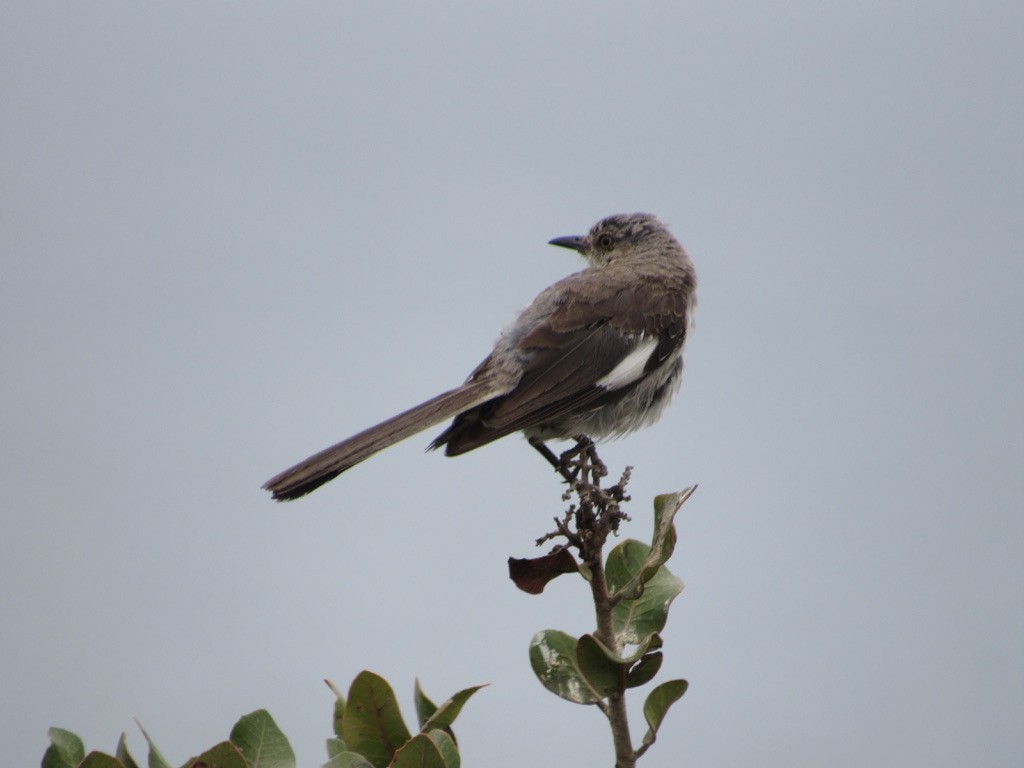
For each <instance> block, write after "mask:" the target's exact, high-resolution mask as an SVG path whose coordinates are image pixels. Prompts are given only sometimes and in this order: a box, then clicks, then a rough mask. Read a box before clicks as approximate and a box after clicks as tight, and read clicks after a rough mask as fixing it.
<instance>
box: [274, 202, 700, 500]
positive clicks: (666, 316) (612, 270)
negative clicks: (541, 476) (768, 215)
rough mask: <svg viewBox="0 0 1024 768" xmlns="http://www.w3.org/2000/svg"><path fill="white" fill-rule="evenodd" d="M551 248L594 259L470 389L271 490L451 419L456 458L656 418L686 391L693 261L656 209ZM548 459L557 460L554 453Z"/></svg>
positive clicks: (527, 318) (327, 474)
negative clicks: (520, 436)
mask: <svg viewBox="0 0 1024 768" xmlns="http://www.w3.org/2000/svg"><path fill="white" fill-rule="evenodd" d="M550 242H551V244H552V245H559V246H562V247H564V248H572V249H574V250H576V251H579V252H580V253H581V254H582V255H583V257H584V258H585V259H586V260H587V261H588V262H589V266H588V267H587V268H586V269H584V270H583V271H581V272H576V273H575V274H572V275H569V276H568V277H566V278H564V279H562V280H559V281H558V282H557V283H555V284H554V285H552V286H550V287H549V288H547V289H545V290H544V291H542V292H541V293H540V295H538V296H537V298H535V299H534V300H533V303H532V304H530V305H529V306H528V307H526V309H524V310H523V311H522V312H521V313H520V315H519V317H517V318H516V319H515V320H514V321H513V322H512V323H511V324H510V325H509V326H508V327H507V328H505V330H504V331H503V332H502V334H501V338H499V339H498V341H497V343H496V344H495V347H494V351H492V352H491V354H490V355H488V356H487V358H486V359H485V360H484V361H483V362H482V363H480V365H479V366H477V368H476V370H474V371H473V372H472V373H471V374H470V375H469V378H468V379H466V381H465V383H464V384H462V385H461V386H459V387H456V388H455V389H452V390H449V391H448V392H444V393H442V394H440V395H438V396H437V397H434V398H432V399H430V400H427V401H426V402H425V403H423V404H421V405H417V406H416V407H415V408H410V409H409V410H408V411H405V412H404V413H400V414H398V415H397V416H394V417H392V418H390V419H388V420H387V421H384V422H381V423H380V424H378V425H376V426H374V427H370V428H369V429H367V430H364V431H363V432H360V433H359V434H357V435H354V436H352V437H350V438H348V439H347V440H343V441H342V442H340V443H338V444H337V445H334V446H332V447H330V448H327V449H325V450H323V451H320V453H317V454H315V455H313V456H310V457H309V458H308V459H306V460H305V461H302V462H300V463H298V464H296V465H295V466H294V467H292V468H291V469H286V470H285V471H284V472H282V473H281V474H279V475H277V476H276V477H273V478H271V479H270V480H268V481H267V482H266V484H265V485H264V486H263V487H264V488H265V489H266V490H268V491H270V492H271V493H272V494H273V495H274V498H275V499H277V500H285V499H295V498H298V497H300V496H304V495H305V494H307V493H309V492H310V491H313V490H315V489H316V488H319V487H320V486H321V485H323V484H324V483H326V482H328V481H329V480H332V479H334V478H335V477H337V476H338V475H339V474H341V473H342V472H344V471H345V470H346V469H349V468H350V467H352V466H354V465H356V464H358V463H359V462H361V461H363V460H364V459H366V458H369V457H370V456H372V455H373V454H375V453H377V452H378V451H380V450H383V449H384V448H387V447H388V446H389V445H392V444H393V443H397V442H398V441H399V440H404V439H405V438H407V437H409V436H411V435H414V434H416V433H417V432H421V431H423V430H425V429H428V428H430V427H432V426H434V425H435V424H438V423H440V422H442V421H445V420H447V419H450V418H453V417H454V419H453V421H452V423H451V425H450V426H449V427H448V428H447V429H446V430H445V431H444V432H442V433H441V434H440V435H439V436H438V437H437V438H436V439H435V440H434V441H433V442H432V443H431V444H430V448H431V449H434V448H440V447H442V446H444V449H445V454H446V455H448V456H457V455H459V454H461V453H465V452H466V451H471V450H473V449H474V448H478V447H480V446H481V445H486V444H487V443H489V442H491V441H492V440H497V439H498V438H500V437H504V436H505V435H508V434H511V433H513V432H520V431H521V432H523V433H524V434H525V435H526V437H527V438H529V439H530V442H531V444H533V445H534V446H535V447H537V448H538V449H540V450H542V451H546V449H545V448H544V446H543V444H542V442H541V441H543V440H548V439H554V438H578V437H581V436H584V435H585V436H589V437H597V438H600V437H617V436H620V435H624V434H627V433H629V432H632V431H633V430H636V429H639V428H641V427H645V426H648V425H649V424H652V423H653V422H655V421H656V420H657V419H658V417H659V416H660V415H661V412H662V410H663V409H664V408H665V406H666V405H667V404H668V402H669V401H670V400H671V399H672V397H673V396H674V395H675V393H676V392H677V391H678V389H679V384H680V381H681V377H682V372H683V358H682V352H683V344H684V342H685V341H686V335H687V332H688V331H689V328H690V324H691V320H692V316H693V311H694V308H695V304H696V287H697V275H696V272H695V271H694V268H693V263H692V262H691V261H690V257H689V256H688V255H687V254H686V251H684V250H683V248H682V246H681V245H679V243H678V242H677V241H676V239H675V238H674V237H673V236H672V234H671V233H670V232H669V231H668V229H666V228H665V226H664V225H663V224H662V223H661V222H660V221H658V219H657V218H656V217H654V216H652V215H650V214H647V213H634V214H628V215H626V214H620V215H616V216H609V217H608V218H606V219H602V220H601V221H599V222H598V223H597V224H595V225H594V226H593V228H592V229H591V230H590V233H589V234H587V235H585V236H572V237H557V238H555V239H554V240H551V241H550ZM546 455H548V456H551V454H550V452H547V453H546Z"/></svg>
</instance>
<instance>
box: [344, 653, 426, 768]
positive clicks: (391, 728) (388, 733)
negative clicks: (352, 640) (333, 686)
mask: <svg viewBox="0 0 1024 768" xmlns="http://www.w3.org/2000/svg"><path fill="white" fill-rule="evenodd" d="M411 735H412V734H410V733H409V729H408V728H406V726H405V722H404V721H403V720H402V714H401V712H400V711H399V709H398V701H397V700H396V699H395V692H394V691H393V690H391V686H390V685H388V683H387V681H386V680H385V679H384V678H382V677H380V676H379V675H375V674H374V673H373V672H366V671H363V672H360V673H359V675H358V676H357V677H356V679H355V680H353V681H352V686H351V687H350V688H349V690H348V701H347V702H346V703H345V717H344V720H343V722H342V738H343V739H344V740H345V743H346V744H348V748H349V749H351V750H352V751H353V752H358V753H359V754H361V755H363V756H364V757H366V759H367V760H369V761H370V762H371V763H373V764H374V765H375V766H377V768H385V766H387V765H388V764H389V763H391V760H392V758H393V757H394V756H395V752H396V751H397V750H398V749H399V747H401V746H402V745H403V744H405V743H406V742H407V741H409V739H410V737H411Z"/></svg>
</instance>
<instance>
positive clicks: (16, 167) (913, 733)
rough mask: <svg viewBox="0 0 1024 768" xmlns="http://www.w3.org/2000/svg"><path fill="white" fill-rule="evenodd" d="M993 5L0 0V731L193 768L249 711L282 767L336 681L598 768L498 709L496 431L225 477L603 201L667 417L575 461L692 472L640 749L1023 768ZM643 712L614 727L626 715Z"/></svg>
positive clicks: (524, 483)
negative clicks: (652, 277)
mask: <svg viewBox="0 0 1024 768" xmlns="http://www.w3.org/2000/svg"><path fill="white" fill-rule="evenodd" d="M1022 39H1024V5H1022V4H1021V3H1019V2H1012V1H1009V0H1008V1H1007V2H995V1H992V0H970V2H967V1H966V0H965V1H963V2H923V1H921V2H898V3H892V2H888V1H886V2H882V1H881V0H858V2H831V3H820V2H778V3H763V2H735V3H722V2H717V1H716V2H703V1H698V2H685V3H679V2H634V3H629V4H625V3H621V2H619V3H611V2H552V0H545V1H544V2H532V1H530V2H528V1H526V0H517V2H514V3H513V2H495V3H486V4H483V3H469V2H462V3H445V2H441V3H412V2H402V3H398V2H373V3H370V2H348V1H345V0H336V1H335V2H321V3H303V2H299V3H266V2H248V3H228V2H207V1H205V0H204V2H197V1H195V0H184V1H182V2H174V3H155V2H91V3H73V2H48V1H47V0H32V2H25V1H23V0H9V1H8V2H5V3H4V4H3V5H2V7H0V103H2V104H3V107H2V111H0V357H2V363H0V485H2V488H3V499H2V501H0V505H2V506H0V509H2V526H3V527H2V535H0V616H2V622H0V734H2V742H3V744H4V754H5V757H4V763H5V764H7V765H11V766H27V765H37V764H38V761H39V759H40V758H41V756H42V754H43V751H44V749H45V747H46V744H47V740H46V729H47V728H48V727H49V726H51V725H57V726H61V727H65V728H69V729H71V730H74V731H76V732H78V733H79V734H81V735H82V736H83V737H84V739H85V741H86V744H87V746H88V747H89V748H102V749H105V750H107V751H112V750H113V748H114V745H115V743H116V741H117V738H118V735H119V734H120V733H121V732H122V731H128V732H129V744H130V746H131V747H132V748H133V749H134V751H135V752H136V756H137V757H142V756H144V751H145V750H144V746H143V744H144V742H143V741H142V739H141V737H140V735H139V733H138V731H137V730H136V729H135V726H134V724H133V722H132V718H133V717H138V718H139V719H140V720H141V721H142V722H143V723H144V725H145V726H146V727H147V729H148V730H149V732H150V734H151V735H152V736H153V737H154V738H155V739H156V741H157V743H158V745H159V746H160V747H161V749H162V751H163V753H164V755H165V756H166V757H167V758H168V759H169V760H170V761H171V762H172V763H174V764H176V765H177V764H180V763H182V762H183V761H184V760H186V759H187V758H188V757H189V756H190V755H193V754H196V753H198V752H199V751H201V750H203V749H205V748H207V747H209V746H212V745H213V744H214V743H216V742H217V741H220V740H221V739H223V738H226V736H227V734H228V732H229V730H230V728H231V726H232V724H233V723H234V722H235V721H236V719H237V718H238V717H239V716H240V715H242V714H244V713H246V712H249V711H251V710H253V709H257V708H260V707H265V708H267V709H269V710H270V712H271V713H272V715H273V716H274V717H275V718H276V719H277V721H278V723H279V725H280V726H281V727H282V729H283V730H284V731H285V733H286V734H287V735H288V737H289V738H290V739H291V742H292V745H293V747H294V749H295V751H296V753H297V755H298V757H299V761H300V764H301V765H303V766H317V765H319V764H321V763H322V762H323V761H324V759H325V753H324V746H323V740H324V739H325V738H326V737H327V736H328V735H329V734H330V714H331V703H332V697H331V694H330V693H329V691H328V690H327V689H326V688H325V687H324V685H323V683H322V682H321V680H322V679H323V678H325V677H327V678H331V679H333V680H334V681H335V682H336V683H337V684H338V685H339V687H341V688H343V689H347V687H348V683H349V682H350V681H351V679H352V678H353V677H355V675H356V674H357V673H358V672H359V671H360V670H362V669H372V670H374V671H376V672H378V673H380V674H382V675H383V676H385V677H386V678H387V679H388V680H390V681H391V682H392V684H393V685H394V687H395V689H396V692H397V694H398V696H399V698H400V700H401V702H402V704H403V707H404V708H405V712H406V713H407V717H408V719H412V718H413V710H412V706H411V702H412V689H413V682H414V679H415V677H416V676H419V677H420V678H421V680H422V682H423V686H424V687H425V689H426V691H427V693H428V694H430V695H431V696H432V697H434V698H435V699H436V700H438V701H440V700H442V699H444V698H445V697H447V696H448V695H449V694H451V693H453V692H454V691H456V690H458V689H460V688H464V687H467V686H471V685H475V684H478V683H482V682H489V683H490V684H491V685H490V687H488V688H486V689H485V690H483V691H481V692H480V693H479V694H477V695H476V697H474V699H473V700H471V701H470V703H469V704H468V705H467V707H466V709H465V710H464V712H463V715H462V717H461V718H460V721H459V723H458V724H457V728H456V730H457V732H458V735H459V739H460V744H461V746H462V750H463V759H464V764H465V765H471V766H473V765H475V766H481V765H487V766H522V765H560V766H573V765H578V766H594V765H610V764H611V762H612V757H611V754H612V753H611V742H610V737H609V735H608V731H607V726H606V724H605V722H604V719H603V718H602V717H601V715H600V714H599V713H598V712H597V711H596V710H594V709H592V708H585V707H578V706H575V705H572V704H569V703H567V702H564V701H562V700H561V699H558V698H556V697H554V696H552V695H551V694H549V693H548V692H547V691H545V690H544V689H543V688H542V687H541V685H540V684H539V683H538V682H537V680H536V679H535V678H534V676H533V674H532V672H531V671H530V669H529V665H528V659H527V648H528V643H529V641H530V638H531V636H532V635H533V634H534V633H535V632H536V631H538V630H540V629H544V628H558V629H563V630H565V631H568V632H572V633H574V634H580V633H583V632H586V631H590V630H591V629H592V628H593V626H592V618H591V616H590V614H589V613H588V601H587V590H586V588H585V586H584V583H583V582H582V581H581V580H578V579H570V578H563V579H561V580H559V581H558V582H555V583H554V584H552V585H551V586H550V587H549V588H548V591H547V592H545V594H544V595H543V596H541V597H530V596H527V595H525V594H523V593H521V592H518V591H517V590H516V589H515V588H514V587H513V586H512V584H511V583H510V582H509V581H508V580H507V575H506V564H505V561H506V558H507V557H508V556H510V555H513V556H517V557H526V556H531V555H533V554H535V553H536V550H535V549H534V547H533V541H534V539H535V538H536V537H537V536H539V535H540V534H542V533H544V532H545V531H547V530H548V529H549V528H550V527H551V523H550V520H551V518H552V517H553V516H554V515H556V514H558V513H559V511H560V510H561V508H562V504H561V502H560V499H559V494H560V487H559V485H558V483H557V482H556V481H555V478H554V477H553V476H552V474H551V473H550V472H549V471H548V469H547V468H546V467H545V466H544V465H543V463H542V462H541V460H540V459H539V458H538V457H537V456H536V455H535V454H534V452H533V451H531V450H529V449H528V448H527V447H526V446H525V444H524V443H523V441H522V440H521V439H520V438H517V437H514V438H509V439H506V440H502V441H500V442H499V443H496V444H494V445H492V446H489V447H487V448H486V449H484V450H480V451H477V452H474V453H471V454H468V455H466V456H463V457H460V458H459V459H453V460H448V459H445V458H444V457H443V456H441V455H437V454H427V455H425V454H424V453H423V449H424V447H425V446H426V444H427V443H428V442H429V439H430V438H431V437H433V434H425V435H422V436H419V437H416V438H413V439H411V440H409V441H407V442H406V443H403V444H401V445H400V446H396V447H394V448H392V449H390V450H388V451H387V452H386V453H385V454H383V455H380V456H377V457H375V458H374V459H373V460H370V461H368V462H366V463H365V464H363V465H360V466H359V467H357V468H356V469H354V470H353V471H351V472H350V473H348V474H347V475H345V476H344V477H343V478H341V479H340V480H337V481H335V482H333V483H331V484H330V485H329V486H326V487H325V488H324V489H322V490H320V491H318V492H317V493H316V494H315V495H313V496H311V497H308V498H307V499H304V500H302V501H299V502H294V503H291V504H288V505H277V504H273V503H271V501H270V499H269V497H268V496H267V494H265V493H264V492H262V491H261V490H260V484H261V483H262V482H263V481H264V480H266V479H267V478H268V477H269V476H271V475H272V474H274V473H276V472H277V471H279V470H281V469H283V468H285V467H287V466H289V465H291V464H293V463H294V462H296V461H298V460H299V459H302V458H303V457H305V456H306V455H308V454H309V453H312V452H314V451H316V450H318V449H320V448H323V447H325V446H326V445H328V444H330V443H333V442H335V441H337V440H339V439H341V438H343V437H345V436H347V435H348V434H350V433H353V432H355V431H358V430H360V429H362V428H364V427H366V426H369V425H370V424H371V423H374V422H376V421H377V420H379V419H381V418H384V417H386V416H389V415H391V414H392V413H394V412H397V411H399V410H402V409H404V408H406V407H408V406H411V405H413V404H415V403H418V402H420V401H421V400H423V399H426V398H427V397H429V396H431V395H434V394H435V393H437V392H439V391H441V390H442V389H446V388H449V387H451V386H453V385H455V384H457V383H459V382H461V381H462V379H463V378H464V377H465V375H466V374H467V373H468V372H469V371H470V370H471V369H472V368H473V367H474V366H475V365H476V364H477V363H478V362H479V361H480V359H482V358H483V357H484V356H485V355H486V353H487V352H488V351H489V350H490V347H491V344H492V342H493V341H494V339H495V338H496V336H497V334H498V332H499V330H500V328H501V327H502V326H503V325H504V324H505V323H507V322H508V321H509V320H510V319H511V318H512V317H513V316H514V315H515V313H516V312H517V311H518V310H519V309H520V308H521V307H522V306H524V305H525V304H526V303H528V302H529V301H530V300H531V299H532V298H533V296H534V295H536V293H537V292H539V291H540V290H541V289H542V288H544V287H545V286H546V285H548V284H549V283H551V282H553V281H554V280H556V279H558V278H560V277H562V276H564V275H566V274H568V273H570V272H573V271H575V270H577V269H579V268H580V267H581V266H582V264H581V262H580V260H579V259H578V258H577V257H576V255H575V254H573V253H571V252H569V251H566V250H563V249H555V248H551V247H549V246H548V245H546V242H547V240H549V239H550V238H552V237H555V236H559V235H569V234H577V233H581V232H585V231H586V230H587V228H588V227H590V225H591V224H592V223H593V222H594V221H596V220H597V219H599V218H601V217H603V216H605V215H608V214H611V213H618V212H632V211H650V212H653V213H656V214H657V215H658V216H659V217H661V218H662V219H663V220H664V221H665V222H666V223H668V224H669V225H670V226H671V228H672V230H673V232H674V233H675V234H676V235H677V237H678V238H679V240H680V241H681V242H682V243H683V244H684V245H685V246H686V247H687V249H688V250H689V252H690V253H691V255H692V257H693V260H694V262H695V263H696V265H697V269H698V272H699V276H700V289H699V296H700V306H699V309H698V313H697V326H696V330H695V333H694V334H693V335H692V337H691V342H690V345H689V347H688V350H687V373H686V377H685V380H684V384H683V389H682V392H681V394H680V396H679V398H678V399H677V401H676V403H675V404H674V406H673V407H672V408H671V409H670V410H669V411H668V412H667V414H666V415H665V417H664V418H663V419H662V421H661V422H660V423H659V424H657V425H656V426H654V427H652V428H650V429H649V430H646V431H644V432H640V433H637V434H635V435H632V436H630V437H629V438H627V439H624V440H621V441H618V442H615V443H612V444H609V445H608V446H607V447H606V448H604V449H602V452H601V455H602V457H603V458H604V459H605V460H606V461H607V462H608V463H609V465H610V466H611V467H612V469H613V471H615V472H618V471H619V470H621V468H622V467H623V466H624V465H626V464H631V465H634V466H635V467H636V469H635V472H634V481H633V483H632V486H631V489H632V495H633V498H634V501H633V503H632V505H631V507H630V508H629V509H630V511H631V513H632V515H633V517H634V522H633V524H632V525H631V526H629V527H628V529H627V530H626V534H627V535H629V536H634V537H638V538H644V537H647V536H648V535H649V529H650V521H651V513H650V510H651V499H652V498H653V496H654V495H656V494H657V493H661V492H667V491H675V490H679V489H681V488H684V487H686V486H688V485H690V484H693V483H699V485H700V488H699V490H698V491H697V493H696V495H695V496H694V497H693V498H692V499H691V500H690V502H689V503H687V505H686V506H685V508H684V510H683V511H682V513H681V514H680V516H679V518H678V529H679V539H680V544H679V547H678V549H677V550H676V553H675V555H674V557H673V558H672V560H671V562H670V564H669V565H670V568H671V569H672V571H673V572H674V573H675V574H676V575H678V576H679V577H681V578H682V579H683V580H684V581H685V582H686V584H687V588H686V590H685V591H684V592H683V594H682V595H681V596H680V597H679V598H678V600H677V602H676V603H675V605H674V607H673V610H672V612H671V615H670V618H669V624H668V627H667V629H666V631H665V633H664V637H665V643H666V654H665V664H664V667H663V669H662V672H661V674H660V675H659V678H658V680H667V679H670V678H672V677H685V678H687V679H689V681H690V683H691V687H690V690H689V692H688V693H687V695H686V696H685V698H684V699H683V700H682V701H681V702H679V703H678V704H677V705H676V706H675V707H674V708H673V709H672V710H671V711H670V713H669V715H668V718H667V720H666V723H665V725H664V728H663V731H662V733H661V735H660V737H659V740H658V743H657V744H656V745H655V746H654V747H653V748H652V749H651V751H650V752H649V753H648V755H647V756H645V757H644V758H643V760H642V762H641V764H642V765H644V766H648V768H658V767H666V768H668V767H672V768H677V767H678V766H793V767H802V766H807V767H808V768H810V767H812V766H813V767H815V768H816V767H818V766H822V765H828V766H839V767H845V766H851V767H852V766H866V765H879V766H884V765H906V766H930V767H937V768H942V767H944V766H949V767H952V766H963V765H978V766H1007V767H1010V766H1020V765H1021V764H1022V763H1024V653H1022V650H1024V566H1022V554H1024V501H1022V500H1024V397H1022V392H1024V355H1022V342H1021V339H1022V332H1024V301H1022V291H1024V151H1022V141H1024V139H1022V137H1024V53H1022V50H1024V49H1022V48H1021V40H1022ZM639 704H640V700H639V699H634V700H633V702H632V725H633V730H634V733H635V734H636V737H637V738H638V737H639V736H640V735H642V733H643V728H642V727H641V725H642V716H641V714H640V711H639Z"/></svg>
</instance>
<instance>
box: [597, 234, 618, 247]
mask: <svg viewBox="0 0 1024 768" xmlns="http://www.w3.org/2000/svg"><path fill="white" fill-rule="evenodd" d="M614 244H615V238H613V237H612V236H611V235H609V234H608V233H605V234H603V235H598V238H597V246H598V248H601V249H603V250H606V251H610V250H611V248H612V246H613V245H614Z"/></svg>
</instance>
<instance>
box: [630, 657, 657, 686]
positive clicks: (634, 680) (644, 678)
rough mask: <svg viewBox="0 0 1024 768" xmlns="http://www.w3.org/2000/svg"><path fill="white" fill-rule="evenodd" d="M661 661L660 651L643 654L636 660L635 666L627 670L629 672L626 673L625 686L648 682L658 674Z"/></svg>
mask: <svg viewBox="0 0 1024 768" xmlns="http://www.w3.org/2000/svg"><path fill="white" fill-rule="evenodd" d="M661 662H662V653H661V651H652V652H650V653H647V654H645V655H644V656H643V658H641V659H640V661H639V662H637V664H636V666H635V667H633V668H632V669H631V670H629V674H628V675H626V687H627V688H637V687H638V686H641V685H645V684H646V683H649V682H650V681H651V680H653V679H654V676H655V675H656V674H658V670H659V669H661Z"/></svg>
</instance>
